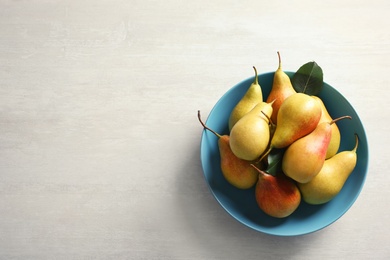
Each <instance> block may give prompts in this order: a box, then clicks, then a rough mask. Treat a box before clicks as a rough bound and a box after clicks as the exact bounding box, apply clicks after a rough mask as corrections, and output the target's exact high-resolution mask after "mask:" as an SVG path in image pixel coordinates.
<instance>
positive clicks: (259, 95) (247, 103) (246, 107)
mask: <svg viewBox="0 0 390 260" xmlns="http://www.w3.org/2000/svg"><path fill="white" fill-rule="evenodd" d="M253 69H254V70H255V79H254V81H253V83H252V84H251V85H250V86H249V88H248V90H247V91H246V93H245V95H244V96H243V97H242V98H241V99H240V101H239V102H238V103H237V104H236V106H235V107H234V108H233V110H232V112H231V114H230V117H229V130H231V129H232V128H233V126H234V125H235V124H236V123H237V121H238V120H240V119H241V118H242V117H243V116H244V115H245V114H246V113H248V112H249V111H251V110H252V109H253V108H254V107H255V106H256V105H257V104H258V103H260V102H263V92H262V89H261V86H260V85H259V81H258V75H257V70H256V68H255V67H253Z"/></svg>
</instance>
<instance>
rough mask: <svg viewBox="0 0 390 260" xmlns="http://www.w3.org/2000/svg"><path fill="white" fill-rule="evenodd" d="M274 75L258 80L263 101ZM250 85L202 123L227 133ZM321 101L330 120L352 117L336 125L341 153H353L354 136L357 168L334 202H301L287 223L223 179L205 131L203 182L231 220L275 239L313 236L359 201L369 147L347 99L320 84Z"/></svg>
mask: <svg viewBox="0 0 390 260" xmlns="http://www.w3.org/2000/svg"><path fill="white" fill-rule="evenodd" d="M286 73H287V74H288V75H289V76H290V77H292V75H293V74H294V73H293V72H286ZM273 76H274V72H270V73H265V74H260V75H259V76H258V77H259V78H258V79H259V84H260V86H261V88H262V91H263V97H264V99H266V97H267V96H268V94H269V92H270V90H271V87H272V82H273ZM253 80H254V77H251V78H248V79H246V80H244V81H242V82H240V83H239V84H237V85H236V86H234V87H233V88H231V89H230V90H229V91H228V92H226V93H225V94H224V95H223V96H222V98H221V99H220V100H219V101H218V102H217V103H216V104H215V106H214V108H213V109H212V111H211V113H210V115H209V116H208V118H207V120H206V125H207V126H208V127H210V128H211V129H214V130H215V131H216V132H218V133H220V134H228V133H229V129H228V120H229V116H230V113H231V111H232V109H233V108H234V106H235V105H236V104H237V102H238V101H239V100H240V99H241V98H242V96H243V95H244V94H245V92H246V91H247V89H248V88H249V86H250V84H251V83H252V82H253ZM319 97H320V98H321V99H322V100H323V102H324V104H325V106H326V107H327V109H328V111H329V114H330V115H331V116H332V117H333V118H337V117H339V116H343V115H350V116H352V120H341V121H339V122H337V125H338V127H339V129H340V133H341V144H340V149H339V151H344V150H351V149H353V147H354V146H355V133H356V134H358V136H359V146H358V150H357V158H358V159H357V165H356V167H355V170H354V171H353V173H352V174H351V175H350V176H349V178H348V180H347V182H346V183H345V185H344V187H343V189H342V190H341V192H340V193H339V194H338V195H337V196H336V197H335V198H334V199H333V200H331V201H330V202H328V203H326V204H322V205H309V204H307V203H305V202H303V201H302V202H301V204H300V206H299V207H298V209H297V210H296V211H295V212H294V213H293V214H291V215H290V216H288V217H287V218H283V219H278V218H274V217H271V216H268V215H267V214H265V213H264V212H263V211H262V210H261V209H260V208H259V207H258V206H257V203H256V200H255V195H254V194H255V189H254V187H253V188H251V189H248V190H239V189H237V188H235V187H233V186H232V185H230V184H229V183H228V182H227V181H226V180H225V179H224V177H223V175H222V172H221V168H220V156H219V150H218V139H217V137H216V136H215V135H214V134H213V133H211V132H209V131H204V132H203V134H202V139H201V154H200V155H201V162H202V167H203V172H204V177H205V179H206V181H207V183H208V185H209V188H210V190H211V192H212V194H213V195H214V197H215V198H216V200H217V201H218V202H219V204H220V205H221V206H222V207H223V208H224V209H225V210H226V211H227V212H228V213H229V214H230V215H231V216H232V217H234V218H235V219H236V220H238V221H239V222H241V223H242V224H244V225H246V226H247V227H249V228H252V229H254V230H257V231H260V232H263V233H267V234H272V235H278V236H296V235H303V234H307V233H311V232H314V231H318V230H320V229H322V228H324V227H326V226H328V225H330V224H332V223H333V222H335V221H336V220H337V219H339V218H340V217H341V216H342V215H343V214H344V213H345V212H347V210H348V209H349V208H350V207H351V206H352V204H353V203H354V202H355V201H356V199H357V197H358V196H359V194H360V192H361V190H362V188H363V185H364V182H365V179H366V175H367V169H368V144H367V137H366V133H365V131H364V127H363V125H362V122H361V121H360V119H359V116H358V115H357V113H356V112H355V110H354V108H353V107H352V106H351V104H350V103H349V102H348V100H347V99H345V98H344V97H343V96H342V95H341V94H340V93H339V92H338V91H337V90H335V89H334V88H333V87H331V86H330V85H328V84H326V83H324V86H323V89H322V90H321V93H320V94H319Z"/></svg>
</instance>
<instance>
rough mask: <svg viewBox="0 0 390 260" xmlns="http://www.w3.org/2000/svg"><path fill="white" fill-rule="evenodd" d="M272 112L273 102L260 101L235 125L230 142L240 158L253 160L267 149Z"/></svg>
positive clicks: (233, 150)
mask: <svg viewBox="0 0 390 260" xmlns="http://www.w3.org/2000/svg"><path fill="white" fill-rule="evenodd" d="M271 114H272V102H271V103H266V102H260V103H259V104H257V105H256V106H255V107H254V108H253V109H252V110H251V111H249V112H248V113H247V114H246V115H245V116H243V117H242V118H241V119H240V120H238V121H237V123H236V124H235V125H234V126H233V128H232V130H231V131H230V141H229V144H230V148H231V149H232V152H233V153H234V154H235V155H236V156H237V157H238V158H241V159H243V160H247V161H253V160H256V159H258V157H259V156H260V155H261V154H262V153H263V152H264V151H265V150H266V149H267V147H268V143H269V140H270V127H269V120H268V118H269V117H270V116H271Z"/></svg>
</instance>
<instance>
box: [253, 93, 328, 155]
mask: <svg viewBox="0 0 390 260" xmlns="http://www.w3.org/2000/svg"><path fill="white" fill-rule="evenodd" d="M321 113H322V112H321V107H320V105H319V103H318V102H317V101H316V100H315V99H314V98H312V97H311V96H309V95H307V94H304V93H294V94H292V95H291V96H289V97H287V98H286V99H285V100H284V102H283V103H282V105H281V106H280V108H279V112H278V124H277V125H276V129H275V132H274V133H273V136H272V138H271V141H270V145H269V149H268V150H267V151H266V152H265V153H264V154H263V155H262V156H261V158H260V159H259V161H262V160H263V158H265V157H266V156H267V155H268V154H269V153H270V152H271V150H272V149H273V148H279V149H280V148H285V147H287V146H289V145H290V144H292V143H293V142H294V141H296V140H298V139H299V138H301V137H303V136H305V135H307V134H309V133H311V132H312V131H313V130H314V129H315V128H316V127H317V125H318V122H319V120H320V118H321Z"/></svg>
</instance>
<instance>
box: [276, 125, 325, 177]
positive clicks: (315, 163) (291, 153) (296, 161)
mask: <svg viewBox="0 0 390 260" xmlns="http://www.w3.org/2000/svg"><path fill="white" fill-rule="evenodd" d="M331 133H332V128H331V125H330V123H328V122H323V123H320V124H318V126H317V127H316V129H315V130H314V131H313V132H311V133H310V134H308V135H306V136H304V137H302V138H300V139H298V140H297V141H295V142H294V143H292V144H291V145H290V146H289V147H288V148H287V149H286V151H285V153H284V155H283V161H282V170H283V172H284V173H285V174H286V175H287V176H289V177H290V178H292V179H293V180H295V181H297V182H299V183H306V182H309V181H310V180H311V179H312V178H314V176H316V175H317V174H318V173H319V172H320V170H321V168H322V166H323V165H324V162H325V156H326V151H327V149H328V146H329V142H330V137H331Z"/></svg>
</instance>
